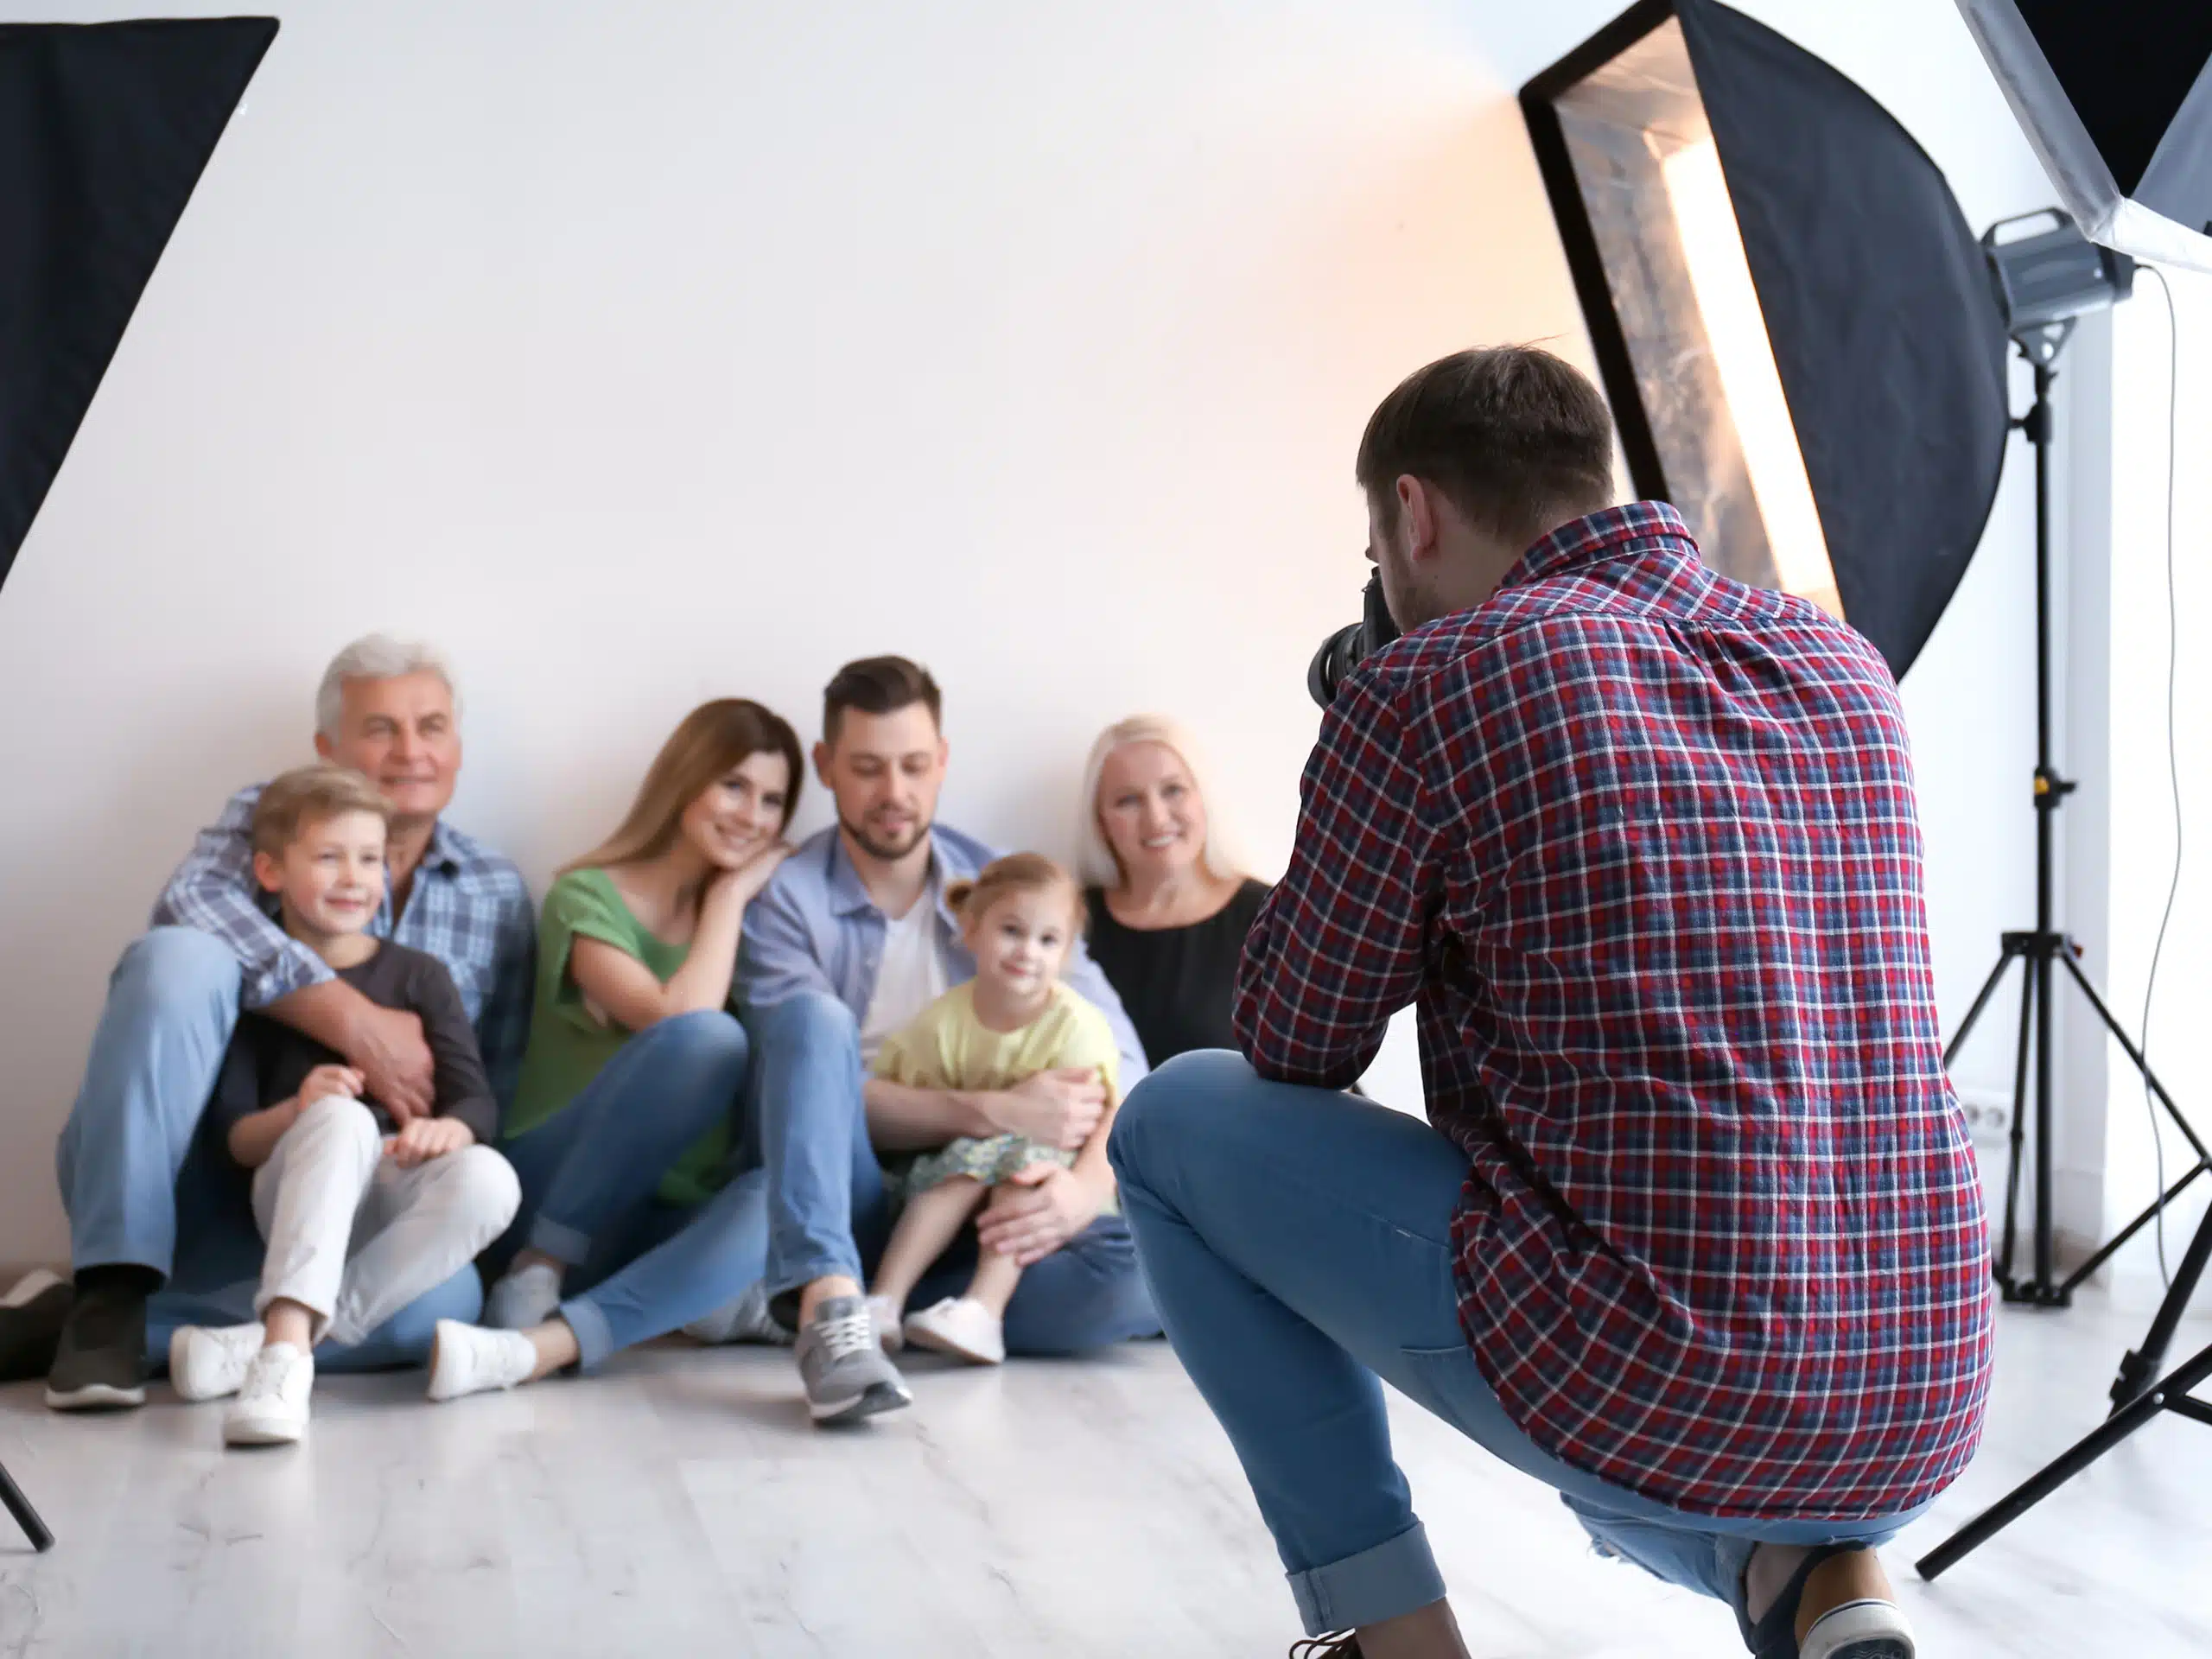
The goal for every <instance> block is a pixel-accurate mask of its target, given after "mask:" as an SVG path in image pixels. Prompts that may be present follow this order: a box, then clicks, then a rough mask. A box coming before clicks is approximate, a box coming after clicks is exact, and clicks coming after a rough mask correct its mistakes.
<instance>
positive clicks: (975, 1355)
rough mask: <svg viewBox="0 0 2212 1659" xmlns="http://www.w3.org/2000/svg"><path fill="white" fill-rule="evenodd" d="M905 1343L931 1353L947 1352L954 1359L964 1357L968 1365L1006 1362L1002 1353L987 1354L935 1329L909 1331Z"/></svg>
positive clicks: (1001, 1363)
mask: <svg viewBox="0 0 2212 1659" xmlns="http://www.w3.org/2000/svg"><path fill="white" fill-rule="evenodd" d="M906 1343H907V1345H908V1346H909V1347H913V1348H926V1349H928V1350H929V1351H930V1352H931V1353H933V1354H948V1355H950V1356H951V1357H953V1358H954V1359H964V1360H966V1361H967V1362H968V1363H969V1364H970V1365H1003V1364H1005V1363H1006V1356H1005V1355H1004V1354H987V1353H985V1352H983V1351H982V1350H981V1349H978V1348H970V1347H969V1346H967V1344H964V1343H958V1342H955V1341H954V1340H953V1339H952V1338H950V1337H948V1336H944V1335H941V1334H940V1333H938V1332H935V1331H909V1332H907V1333H906Z"/></svg>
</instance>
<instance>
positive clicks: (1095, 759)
mask: <svg viewBox="0 0 2212 1659" xmlns="http://www.w3.org/2000/svg"><path fill="white" fill-rule="evenodd" d="M1124 743H1157V744H1159V745H1160V747H1162V748H1165V749H1169V750H1172V751H1173V753H1174V755H1175V758H1176V759H1177V760H1180V761H1181V762H1182V763H1183V770H1184V771H1185V772H1189V773H1190V774H1191V782H1192V785H1195V786H1196V787H1197V789H1198V798H1199V799H1200V800H1201V801H1203V802H1204V803H1205V809H1206V844H1205V848H1204V849H1202V850H1201V851H1200V853H1199V858H1200V859H1201V861H1203V862H1204V863H1205V867H1206V868H1207V869H1208V870H1209V871H1210V872H1211V873H1212V874H1214V875H1216V876H1217V877H1218V878H1219V879H1221V880H1224V881H1236V880H1242V879H1243V874H1244V871H1243V860H1242V859H1240V858H1238V857H1237V856H1236V852H1235V851H1234V849H1232V848H1231V847H1230V842H1229V839H1228V837H1227V836H1225V835H1224V833H1223V830H1222V828H1221V817H1220V812H1219V803H1220V796H1219V795H1218V793H1217V791H1215V789H1214V786H1213V771H1212V768H1211V767H1210V766H1207V764H1206V760H1205V752H1204V751H1203V750H1201V749H1200V748H1199V747H1198V740H1197V739H1195V738H1193V737H1192V735H1191V733H1190V729H1189V728H1187V727H1185V726H1184V725H1183V724H1182V722H1181V721H1176V720H1172V719H1170V718H1169V717H1168V716H1167V715H1131V716H1130V717H1129V718H1128V719H1127V720H1123V721H1116V722H1115V723H1114V724H1113V725H1111V726H1109V727H1108V728H1106V729H1105V730H1104V731H1103V732H1101V733H1099V734H1098V741H1096V743H1093V744H1092V745H1091V746H1090V759H1089V760H1086V761H1084V765H1083V797H1082V799H1083V825H1082V828H1081V830H1080V831H1079V839H1078V841H1077V848H1078V851H1077V859H1076V863H1077V869H1078V870H1080V871H1081V873H1082V875H1083V880H1084V885H1085V886H1087V887H1120V886H1121V885H1122V881H1123V880H1125V879H1126V878H1127V874H1128V873H1127V872H1126V871H1124V870H1123V869H1122V861H1121V859H1120V858H1119V857H1118V856H1117V855H1116V853H1115V851H1114V843H1113V842H1110V841H1109V840H1107V838H1106V827H1105V824H1104V823H1103V820H1102V819H1101V817H1100V816H1099V811H1098V785H1099V782H1100V780H1101V779H1103V777H1104V776H1105V772H1106V761H1107V758H1108V757H1109V756H1110V755H1111V754H1112V753H1114V751H1115V750H1116V749H1118V748H1120V747H1122V745H1123V744H1124Z"/></svg>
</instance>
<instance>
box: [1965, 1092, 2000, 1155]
mask: <svg viewBox="0 0 2212 1659" xmlns="http://www.w3.org/2000/svg"><path fill="white" fill-rule="evenodd" d="M1959 1109H1960V1110H1961V1112H1962V1113H1964V1114H1965V1116H1966V1120H1967V1134H1968V1135H1971V1136H1973V1137H1974V1139H1975V1140H1976V1141H1982V1142H1984V1143H1985V1144H1987V1143H1992V1142H1998V1141H2003V1140H2005V1137H2006V1136H2008V1135H2011V1134H2012V1096H2010V1095H1999V1094H1992V1093H1990V1092H1988V1091H1987V1090H1980V1089H1961V1090H1959Z"/></svg>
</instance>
